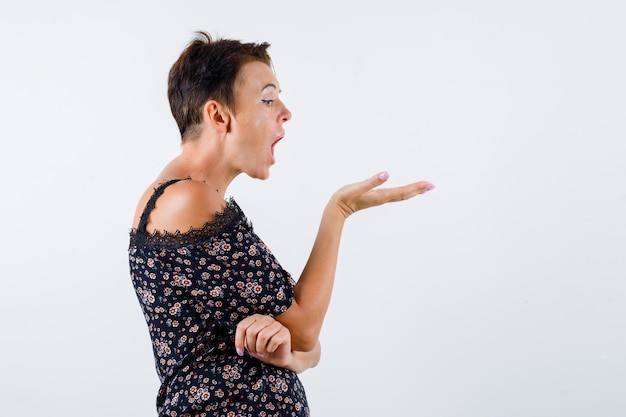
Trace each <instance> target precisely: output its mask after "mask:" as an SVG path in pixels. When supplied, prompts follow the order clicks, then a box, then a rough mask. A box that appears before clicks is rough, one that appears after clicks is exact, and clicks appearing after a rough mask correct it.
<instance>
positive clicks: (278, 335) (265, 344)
mask: <svg viewBox="0 0 626 417" xmlns="http://www.w3.org/2000/svg"><path fill="white" fill-rule="evenodd" d="M235 348H236V349H237V354H239V356H243V354H244V350H247V351H248V354H249V355H250V356H252V357H254V358H257V359H258V360H260V361H262V362H265V363H269V364H271V365H275V366H280V367H283V368H284V367H286V366H287V365H288V364H289V363H290V360H291V359H292V354H291V333H290V332H289V329H287V328H286V327H285V326H283V325H282V324H281V323H280V322H278V321H276V320H275V319H274V318H273V317H271V316H267V315H263V314H253V315H252V316H249V317H246V318H245V319H243V320H241V321H240V322H239V324H238V325H237V331H236V332H235Z"/></svg>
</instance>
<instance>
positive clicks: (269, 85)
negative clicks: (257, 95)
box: [261, 83, 280, 93]
mask: <svg viewBox="0 0 626 417" xmlns="http://www.w3.org/2000/svg"><path fill="white" fill-rule="evenodd" d="M268 87H273V88H274V89H275V90H277V89H278V87H276V84H272V83H267V84H265V87H263V88H262V89H261V91H263V90H265V89H266V88H268ZM279 93H280V91H279Z"/></svg>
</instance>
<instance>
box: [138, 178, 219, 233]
mask: <svg viewBox="0 0 626 417" xmlns="http://www.w3.org/2000/svg"><path fill="white" fill-rule="evenodd" d="M161 184H162V182H155V183H153V184H152V185H151V186H150V187H148V189H147V190H146V191H145V192H144V194H143V195H142V196H141V198H140V200H139V204H138V205H137V210H136V213H135V220H134V222H133V227H137V226H138V224H139V218H140V217H141V213H142V212H143V210H144V208H145V207H146V204H147V203H148V201H149V200H150V197H151V196H152V195H153V194H154V192H155V190H156V189H157V188H158V186H159V185H161ZM225 207H226V203H225V201H224V199H223V198H222V197H221V195H220V194H219V193H217V192H216V191H215V189H213V188H211V187H209V186H208V185H207V184H205V183H204V182H202V181H195V180H191V179H186V180H181V181H178V182H175V183H173V184H170V185H168V186H167V187H166V188H165V189H164V191H163V194H162V195H161V196H159V197H158V198H157V200H156V202H155V206H154V208H153V209H152V211H151V212H150V215H149V217H148V224H147V226H146V228H147V231H148V232H149V233H152V232H154V231H155V230H159V231H162V232H164V231H167V232H176V231H181V232H186V231H188V230H190V229H191V228H200V227H202V226H204V225H205V224H206V223H207V222H210V221H213V219H214V217H215V213H218V212H222V211H224V209H225Z"/></svg>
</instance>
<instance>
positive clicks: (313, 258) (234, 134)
mask: <svg viewBox="0 0 626 417" xmlns="http://www.w3.org/2000/svg"><path fill="white" fill-rule="evenodd" d="M279 92H280V85H279V83H278V80H277V79H276V77H275V75H274V73H273V71H272V69H271V68H270V67H269V66H268V65H266V64H264V63H261V62H251V63H247V64H245V65H244V66H243V67H242V69H241V70H240V74H239V75H238V77H237V82H236V83H235V89H234V93H235V103H236V104H235V108H234V109H229V108H227V107H226V106H224V105H223V104H222V103H219V102H217V101H215V100H209V101H207V102H206V103H205V105H204V106H203V121H202V129H201V132H200V134H199V135H198V136H197V137H195V138H193V139H189V140H187V141H185V142H184V144H183V146H182V151H181V153H180V155H178V156H177V157H175V158H174V159H173V160H172V161H170V162H169V163H168V164H167V165H166V166H165V168H164V169H163V171H162V172H161V173H160V175H159V176H158V178H157V180H155V181H154V182H153V183H152V184H151V185H150V186H149V187H148V188H147V189H146V191H145V193H144V194H143V195H142V197H141V199H140V201H139V204H138V206H137V210H136V213H135V219H134V222H133V224H134V227H137V225H138V223H139V218H140V216H141V212H142V211H143V208H144V207H145V205H146V203H147V201H148V199H149V198H150V196H151V195H152V193H153V190H154V188H155V187H156V186H157V185H158V184H160V183H162V182H164V181H167V180H169V179H174V178H187V177H190V178H191V180H188V181H180V182H177V183H175V184H172V185H171V186H170V187H168V188H167V189H166V190H165V192H164V193H163V195H162V196H161V197H160V198H159V201H158V204H157V207H155V209H154V210H153V211H152V212H151V214H150V218H149V221H148V225H147V229H148V232H153V231H154V230H161V231H164V230H165V231H170V232H174V231H176V230H180V231H187V230H189V229H190V228H191V227H195V228H198V227H202V226H203V225H204V224H205V223H206V222H208V221H211V220H213V216H214V213H215V212H220V211H223V210H224V208H225V201H224V198H225V195H226V189H227V187H228V185H229V184H230V182H231V181H232V180H233V179H234V178H235V177H236V176H238V175H239V174H246V175H248V176H249V177H252V178H257V179H262V180H264V179H267V178H268V177H269V171H270V167H271V166H272V165H273V164H274V163H275V158H274V152H273V148H274V146H275V145H276V143H277V142H278V141H279V140H281V139H282V138H283V136H284V134H285V131H284V128H283V125H284V123H285V122H287V121H289V119H290V118H291V112H290V111H289V109H287V107H286V106H285V104H284V103H283V102H282V101H281V100H280V98H279ZM387 179H388V175H387V173H386V172H382V173H378V174H376V175H374V176H372V177H370V178H368V179H365V180H364V181H361V182H357V183H354V184H349V185H346V186H344V187H342V188H340V189H339V190H337V191H336V192H335V193H334V194H333V195H332V197H331V198H330V200H329V202H328V204H327V205H326V207H325V209H324V212H323V214H322V218H321V221H320V225H319V230H318V234H317V237H316V239H315V242H314V244H313V248H312V250H311V254H310V256H309V259H308V261H307V263H306V266H305V267H304V270H303V271H302V274H301V276H300V278H299V279H298V281H297V284H296V286H295V288H294V301H293V303H292V305H291V306H290V307H289V309H288V310H287V311H286V312H284V313H282V314H280V315H278V316H276V317H270V316H264V315H258V314H255V315H253V316H250V317H247V318H245V319H244V320H242V321H241V322H240V323H239V325H238V326H237V331H236V334H235V347H236V349H237V352H238V354H240V355H243V354H244V351H245V350H247V352H248V354H250V355H251V356H254V357H256V358H258V359H259V360H262V361H263V362H266V363H270V364H273V365H276V366H281V367H285V368H288V369H291V370H294V371H296V372H302V371H303V370H305V369H307V368H310V367H312V366H315V365H316V364H317V363H318V361H319V357H320V352H321V348H320V344H319V340H318V337H319V333H320V331H321V327H322V324H323V321H324V317H325V315H326V312H327V310H328V305H329V303H330V298H331V293H332V288H333V284H334V279H335V270H336V266H337V257H338V252H339V244H340V239H341V234H342V230H343V226H344V223H345V221H346V219H347V218H348V217H349V216H350V215H352V214H354V213H356V212H357V211H359V210H363V209H366V208H370V207H374V206H378V205H381V204H385V203H389V202H395V201H402V200H407V199H410V198H412V197H415V196H416V195H419V194H422V193H424V192H426V191H429V190H431V189H432V188H434V187H433V186H432V184H430V183H428V182H426V181H419V182H415V183H412V184H407V185H405V186H401V187H395V188H379V186H380V185H382V184H384V183H385V182H386V181H387Z"/></svg>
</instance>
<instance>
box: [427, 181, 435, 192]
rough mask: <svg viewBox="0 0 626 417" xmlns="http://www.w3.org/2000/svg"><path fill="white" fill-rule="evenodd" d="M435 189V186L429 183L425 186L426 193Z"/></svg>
mask: <svg viewBox="0 0 626 417" xmlns="http://www.w3.org/2000/svg"><path fill="white" fill-rule="evenodd" d="M434 188H435V186H434V185H433V184H431V183H428V185H427V186H426V191H430V190H433V189H434Z"/></svg>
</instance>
